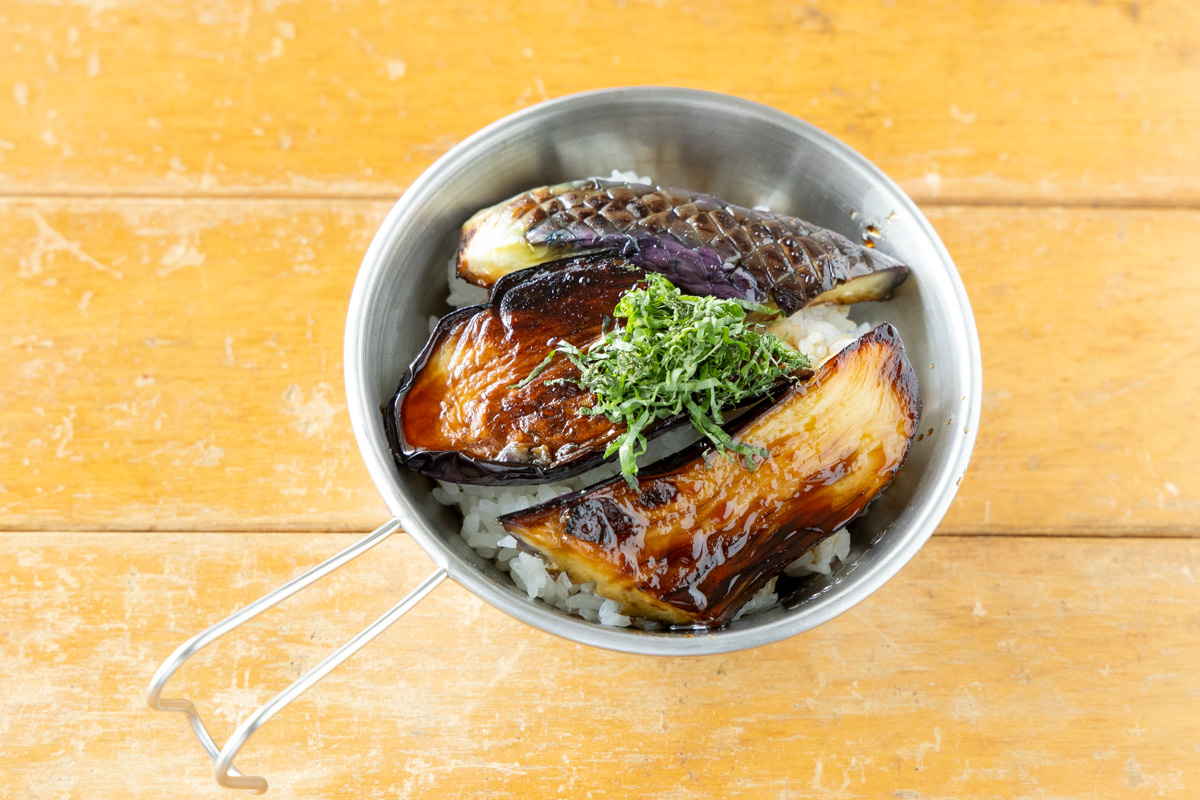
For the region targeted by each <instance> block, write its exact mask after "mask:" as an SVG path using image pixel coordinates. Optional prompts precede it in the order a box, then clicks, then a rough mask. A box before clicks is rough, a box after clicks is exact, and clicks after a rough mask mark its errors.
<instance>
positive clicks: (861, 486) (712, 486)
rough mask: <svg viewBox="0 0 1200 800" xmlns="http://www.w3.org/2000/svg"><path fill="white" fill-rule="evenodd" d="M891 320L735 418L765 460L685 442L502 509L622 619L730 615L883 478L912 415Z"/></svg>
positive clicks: (852, 512) (515, 527)
mask: <svg viewBox="0 0 1200 800" xmlns="http://www.w3.org/2000/svg"><path fill="white" fill-rule="evenodd" d="M920 405H921V403H920V395H919V393H918V387H917V381H916V376H915V375H914V374H913V370H912V366H911V365H910V364H909V362H908V359H907V357H906V356H905V354H904V347H903V345H902V343H901V341H900V338H899V336H898V335H897V334H896V331H895V330H894V329H893V328H892V327H891V326H890V325H886V324H885V325H881V326H879V327H878V328H876V329H875V330H873V331H871V332H870V333H868V334H866V335H864V336H863V337H862V338H860V339H859V340H858V341H857V342H855V343H854V344H851V345H850V346H849V347H847V348H846V349H845V350H843V351H842V352H841V353H839V354H838V355H837V356H835V357H834V358H833V359H831V360H830V361H829V362H827V363H826V364H825V365H824V366H823V367H822V368H821V369H820V370H818V372H817V374H816V375H815V376H814V377H813V378H812V380H811V381H808V382H803V383H797V384H795V385H794V386H793V387H792V388H791V389H790V390H788V392H787V393H786V394H785V395H784V396H783V397H781V398H780V399H779V400H778V401H777V402H775V403H773V404H770V405H766V404H764V407H763V408H761V410H758V411H756V412H755V413H753V414H750V415H748V416H747V417H744V418H743V420H741V421H739V423H737V426H736V428H737V432H736V436H735V439H736V440H737V441H740V442H744V443H747V444H751V445H755V446H760V447H764V448H766V449H767V450H769V451H770V453H771V456H770V457H769V458H768V459H766V460H765V461H762V462H760V463H758V464H757V467H756V469H754V470H753V471H750V470H749V469H747V468H746V467H745V466H744V465H743V464H741V463H735V462H733V461H731V460H729V459H726V458H723V457H720V456H718V455H717V454H716V453H714V452H713V451H712V450H711V449H710V448H708V447H702V446H694V447H693V448H691V449H690V450H687V451H684V453H681V454H680V455H679V456H677V457H676V458H674V459H671V460H670V461H664V462H660V463H659V464H655V465H652V466H650V467H648V468H646V469H645V470H643V471H642V475H641V477H639V478H638V488H637V489H636V490H634V489H631V488H630V487H629V485H628V484H626V482H625V481H624V479H622V478H621V477H615V478H612V479H609V480H607V481H603V482H601V483H598V484H596V485H594V486H592V487H589V488H587V489H584V490H582V491H580V492H575V493H573V494H569V495H564V496H562V497H559V498H555V499H554V500H551V501H549V502H547V503H543V504H541V505H538V506H534V507H532V508H529V509H526V510H524V511H520V512H516V513H513V514H508V515H505V516H503V517H500V522H501V523H502V524H503V525H504V527H505V528H506V529H507V530H508V531H509V532H510V533H512V534H513V535H514V536H516V537H517V538H518V539H519V541H520V543H521V545H522V546H523V547H525V548H528V549H530V550H532V551H535V552H537V553H540V554H542V555H543V556H544V557H545V558H546V559H547V560H548V561H549V562H550V564H551V567H552V568H553V569H554V570H557V571H565V572H567V574H568V575H570V577H571V579H572V580H573V581H575V582H578V583H583V582H588V581H594V582H595V583H596V592H597V594H599V595H601V596H603V597H606V598H609V599H612V600H616V601H618V602H620V603H621V605H622V610H623V613H626V614H632V615H637V616H642V617H647V618H650V619H654V620H658V621H661V622H665V623H667V624H669V625H672V626H692V627H714V626H719V625H722V624H724V623H727V622H728V621H729V620H730V619H732V617H733V616H734V614H736V612H737V611H738V609H739V608H741V606H742V605H743V604H744V603H745V602H746V601H747V600H749V599H750V598H751V597H752V596H753V595H754V594H755V593H756V592H757V591H758V590H759V589H760V588H761V587H762V586H763V585H764V584H765V583H766V582H767V581H768V580H770V579H771V578H772V577H774V576H775V575H777V574H778V573H779V572H780V571H782V570H783V568H784V567H785V566H787V565H788V564H789V563H790V562H792V561H793V560H795V559H796V558H797V557H799V556H800V555H801V554H802V553H803V552H804V551H805V550H807V549H808V548H810V547H812V546H814V545H815V544H817V543H818V542H819V541H820V540H821V539H823V538H825V537H826V536H828V535H830V534H831V533H833V532H834V531H836V530H838V529H839V528H840V527H842V526H843V525H845V524H846V523H848V522H849V521H850V520H852V519H853V518H854V517H855V516H857V515H858V514H859V513H860V512H861V511H862V510H863V508H864V507H866V505H867V503H869V502H870V501H871V500H872V499H873V498H874V497H875V496H876V495H877V494H878V493H879V492H880V491H881V490H882V489H883V488H884V487H885V486H886V485H887V484H888V483H889V482H890V481H891V480H892V478H893V476H894V475H895V474H896V471H897V470H898V469H899V468H900V465H901V463H902V462H903V461H904V457H905V455H906V454H907V452H908V446H909V443H910V441H911V438H912V435H913V433H914V432H915V431H916V429H917V425H918V423H919V419H920Z"/></svg>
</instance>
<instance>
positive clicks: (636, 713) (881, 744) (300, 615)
mask: <svg viewBox="0 0 1200 800" xmlns="http://www.w3.org/2000/svg"><path fill="white" fill-rule="evenodd" d="M352 538H353V537H350V536H348V535H344V534H331V535H298V534H260V535H250V534H207V535H201V534H191V535H179V534H175V535H156V536H153V537H147V536H135V535H129V534H109V535H77V534H40V535H29V534H5V535H3V536H0V565H3V566H2V567H0V581H2V582H3V584H4V586H5V589H6V590H5V591H4V592H3V593H0V686H3V687H4V690H3V692H0V736H2V737H3V739H4V742H5V746H4V747H3V748H0V772H2V773H3V774H4V775H5V781H4V782H3V783H2V784H0V797H5V798H8V797H11V798H18V797H19V798H22V800H47V799H48V798H62V797H105V798H125V797H130V798H132V797H146V796H154V797H182V796H188V797H195V798H206V797H212V798H217V797H228V796H230V795H229V794H228V793H227V792H225V791H224V790H221V789H219V788H217V787H216V786H215V785H213V784H212V783H211V775H210V771H209V769H208V768H207V767H206V763H207V762H206V759H205V758H204V756H203V755H202V753H201V751H200V748H199V745H198V744H196V743H195V742H194V741H193V740H192V736H191V733H190V731H188V730H187V725H186V722H185V720H184V719H183V718H182V717H180V716H178V715H168V714H161V713H154V712H151V711H149V710H147V709H146V707H145V705H144V700H143V696H142V693H143V692H144V690H145V687H146V684H147V683H148V681H149V677H150V675H151V674H152V672H153V670H154V669H155V667H156V666H157V665H158V663H159V662H160V661H161V660H162V659H163V658H165V657H166V656H167V655H168V654H169V653H170V652H171V650H172V649H173V648H174V647H175V646H176V644H178V643H179V642H180V641H182V639H183V638H185V637H186V636H188V635H190V634H191V633H193V632H194V631H195V630H197V629H199V628H200V627H203V626H204V625H207V624H209V623H210V622H212V621H214V620H215V619H217V618H219V617H220V616H221V615H223V614H225V613H227V612H228V611H230V610H232V609H233V608H234V607H235V606H238V605H239V604H241V603H243V602H246V601H249V600H251V599H253V598H254V597H256V596H257V595H258V594H259V593H261V592H263V591H265V590H266V589H268V588H270V587H272V586H274V585H275V584H277V583H279V582H281V581H283V580H284V579H286V578H287V577H289V576H290V575H292V574H294V573H295V572H297V571H299V570H301V569H302V568H304V567H306V566H307V565H309V564H310V563H313V562H315V561H317V560H319V559H320V558H322V557H324V556H325V555H326V554H329V553H332V552H333V551H334V550H336V549H337V548H340V547H342V546H344V545H345V544H347V543H349V542H350V541H351V540H352ZM364 558H365V559H366V560H367V563H361V564H354V565H351V566H350V567H347V568H346V570H345V572H344V573H338V574H337V575H336V577H332V578H330V579H329V583H328V584H320V585H318V587H316V588H314V589H312V590H311V591H312V592H313V593H312V594H311V595H301V596H298V597H297V598H295V599H293V600H292V601H289V605H288V606H287V607H285V608H283V609H279V610H276V611H272V612H270V613H269V614H268V615H267V616H265V617H263V618H261V619H260V620H259V621H257V622H256V623H251V625H250V626H249V627H247V628H245V629H243V630H241V631H239V632H238V633H236V634H234V635H232V636H231V639H230V640H228V641H222V642H220V643H218V644H217V645H215V646H214V647H213V648H211V649H210V650H209V651H204V652H203V653H202V654H201V655H199V656H198V657H197V658H196V660H195V663H192V664H189V666H188V667H187V668H186V669H185V670H184V672H183V673H181V674H180V675H179V676H177V679H176V682H175V683H174V684H173V687H174V692H172V695H174V696H178V695H180V694H182V695H185V696H189V697H191V698H192V699H194V700H196V701H197V702H198V703H199V705H200V708H201V710H202V713H204V714H206V715H207V716H208V718H209V721H210V723H211V726H212V727H213V729H214V730H215V731H216V734H217V736H218V738H219V739H223V738H224V737H225V736H226V735H228V732H229V731H230V730H232V727H233V725H234V724H235V722H236V721H237V720H238V719H239V718H241V717H243V716H245V715H246V714H247V713H249V712H250V711H251V710H252V709H253V708H254V707H255V706H256V704H258V703H260V702H263V701H265V700H266V699H268V698H269V697H270V696H271V695H272V694H273V693H274V691H277V690H278V689H279V688H281V687H282V686H283V685H285V684H286V683H287V682H289V681H290V680H292V679H293V678H295V677H297V676H298V675H299V674H300V673H301V672H302V671H303V670H305V669H306V668H308V667H310V666H312V665H313V664H314V663H315V662H316V661H317V660H318V659H319V658H320V657H321V656H322V655H323V654H324V653H325V652H327V651H328V650H329V649H331V648H332V647H334V646H336V645H337V644H339V643H341V642H342V641H343V640H344V639H346V638H348V637H349V636H350V635H351V634H352V633H353V632H354V631H356V630H357V629H358V628H359V627H360V626H361V625H362V624H364V623H366V622H367V621H369V620H371V619H373V618H374V616H376V615H377V614H378V613H381V611H382V610H383V609H384V608H386V607H388V606H390V605H391V604H392V603H393V602H395V601H396V599H398V597H399V596H401V595H402V593H403V592H404V591H406V587H411V586H412V585H413V584H415V583H416V582H417V581H418V580H419V579H420V578H421V577H423V576H424V575H425V574H426V573H427V572H428V571H429V570H430V568H431V563H430V562H429V561H428V560H427V559H426V558H425V557H424V556H423V555H422V554H421V553H420V551H419V550H418V549H417V547H416V546H415V545H414V544H413V543H412V542H411V541H410V540H408V539H407V538H406V537H399V538H398V539H396V540H393V541H389V542H387V543H386V544H385V545H383V546H381V547H380V548H378V549H377V550H376V551H373V552H372V553H371V554H370V555H368V556H365V557H364ZM1198 574H1200V543H1196V542H1192V541H1187V540H1174V541H1166V540H1164V541H1159V542H1156V543H1155V544H1154V546H1153V547H1151V548H1147V547H1146V546H1144V544H1143V543H1140V542H1133V541H1117V540H1094V539H1093V540H1078V541H1064V540H1060V539H1054V540H1036V539H1028V538H1018V539H1013V538H1006V537H986V538H978V537H969V538H958V537H941V538H935V539H934V540H932V541H931V542H930V543H929V544H928V545H927V546H926V548H925V549H924V550H923V551H922V552H921V553H920V554H919V555H918V556H917V558H916V559H915V560H914V561H913V563H912V564H910V565H909V566H908V567H907V568H905V569H904V570H903V571H902V572H901V573H900V575H899V576H898V577H897V578H895V579H893V581H892V582H891V583H889V584H888V585H887V586H886V587H884V588H883V589H882V590H881V591H880V592H878V593H877V594H875V595H874V596H872V597H871V598H869V599H868V600H867V601H865V602H864V603H862V604H861V605H860V606H858V607H857V608H855V609H854V610H852V611H850V612H848V613H847V614H844V615H843V616H841V617H839V618H838V619H836V620H834V621H833V622H831V623H828V624H826V625H824V626H822V627H820V628H818V629H816V630H814V631H811V632H809V633H807V634H804V635H801V636H799V637H796V638H793V639H791V640H788V641H784V642H781V643H777V644H774V645H769V646H765V647H761V648H758V649H755V650H751V651H747V652H742V653H734V654H729V655H724V656H713V657H705V658H697V659H655V658H650V657H637V656H627V655H620V654H615V653H608V652H604V651H600V650H595V649H591V648H585V647H582V646H579V645H574V644H571V643H568V642H566V641H563V640H559V639H556V638H554V637H551V636H549V635H546V634H543V633H540V632H538V631H535V630H533V629H531V628H528V627H525V626H524V625H522V624H521V623H518V622H516V621H514V620H511V619H509V618H507V617H505V616H503V615H502V614H500V613H499V612H497V611H495V610H494V609H491V608H490V607H488V606H486V605H483V604H482V603H481V602H480V601H478V600H477V599H475V598H474V597H473V596H472V595H470V594H468V593H467V592H465V591H464V590H462V589H460V588H459V587H458V586H457V585H455V584H452V583H447V584H444V585H443V586H441V587H439V588H438V589H437V590H436V591H435V592H434V594H433V595H432V596H431V597H430V599H429V600H427V601H426V602H425V603H423V604H422V605H420V606H419V607H418V608H417V609H416V610H415V611H414V612H412V613H411V614H410V615H409V616H407V617H405V618H404V619H403V620H402V621H401V622H399V623H398V624H397V626H396V627H395V628H393V629H392V630H391V631H389V632H388V633H387V634H385V635H384V636H383V637H382V638H381V639H380V640H378V641H377V642H375V643H373V644H372V645H371V646H370V648H369V649H368V650H365V651H364V652H363V653H362V654H360V656H358V657H357V658H356V659H355V660H352V661H351V662H349V663H348V664H346V665H345V666H343V667H342V668H341V670H340V671H338V672H336V673H334V674H333V675H332V676H330V677H329V678H328V679H327V680H326V681H325V682H324V683H322V684H321V685H320V686H318V687H316V688H315V689H313V690H312V691H311V692H310V693H308V694H307V695H305V696H304V697H302V698H301V699H300V700H299V701H297V703H296V705H295V706H294V707H292V708H290V709H288V710H286V711H284V712H283V713H282V714H281V715H280V716H279V717H277V718H276V719H275V720H274V721H273V722H271V723H270V724H269V725H268V726H267V727H266V728H264V729H263V730H262V731H260V733H259V734H258V738H256V739H255V740H253V741H252V742H251V743H250V745H249V746H248V748H247V749H246V751H245V755H244V757H243V758H242V759H241V761H240V762H239V763H240V764H241V766H242V767H243V768H245V769H247V770H252V771H254V773H255V774H263V775H265V776H266V777H267V778H268V779H269V780H270V781H271V783H272V789H271V794H270V795H269V796H271V797H277V798H291V797H304V798H334V797H359V798H374V797H391V798H405V797H484V798H522V797H567V796H570V797H587V796H588V795H589V794H590V795H591V796H593V797H672V798H680V799H682V798H709V797H731V798H739V797H745V798H750V797H754V798H798V797H806V798H820V797H830V798H855V797H864V798H865V797H889V798H893V797H899V798H916V797H923V798H1012V797H1018V796H1021V797H1070V798H1076V799H1077V800H1085V799H1086V798H1096V799H1097V800H1109V798H1125V797H1129V798H1137V797H1146V796H1149V797H1166V798H1188V797H1194V796H1195V792H1196V787H1197V785H1200V760H1198V759H1197V753H1198V752H1200V719H1198V718H1197V716H1196V714H1195V713H1193V711H1194V706H1195V698H1196V696H1197V694H1198V693H1200V673H1198V672H1197V670H1196V664H1197V663H1198V662H1200V635H1198V634H1200V611H1198V609H1200V585H1198V584H1197V581H1196V576H1197V575H1198Z"/></svg>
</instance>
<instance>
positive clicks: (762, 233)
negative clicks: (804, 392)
mask: <svg viewBox="0 0 1200 800" xmlns="http://www.w3.org/2000/svg"><path fill="white" fill-rule="evenodd" d="M598 252H615V253H620V254H621V255H623V256H625V257H626V258H628V259H629V260H630V261H632V262H633V263H634V264H636V265H637V266H639V267H641V268H642V269H645V270H647V271H653V272H660V273H662V274H663V275H665V276H666V277H667V279H669V280H670V281H671V283H673V284H675V285H676V286H678V287H679V288H680V289H682V290H683V291H685V292H688V293H690V294H696V295H714V296H716V297H722V298H733V297H736V298H740V299H743V300H748V301H751V302H755V303H764V304H768V305H775V306H778V308H779V309H780V310H782V311H783V312H784V313H785V314H791V313H793V312H794V311H796V310H797V309H800V308H802V307H804V306H806V305H808V304H809V303H814V302H815V303H856V302H859V301H862V300H885V299H887V298H888V297H889V296H891V292H892V290H893V289H894V288H895V287H896V286H898V285H899V284H900V283H901V282H902V281H903V280H904V279H905V278H906V277H907V275H908V268H907V267H906V266H904V265H903V264H901V263H900V262H899V261H897V260H895V259H894V258H891V257H890V256H887V255H884V254H883V253H880V252H878V251H875V250H872V249H869V248H867V247H863V246H861V245H858V244H855V243H854V242H851V241H850V240H849V239H847V238H846V237H844V236H842V235H841V234H838V233H834V232H833V231H830V230H826V229H824V228H820V227H818V226H816V225H812V224H810V223H808V222H804V221H803V220H800V219H796V218H795V217H788V216H783V215H780V214H773V213H770V212H765V211H755V210H752V209H749V208H743V207H741V206H735V205H731V204H729V203H726V202H724V201H723V200H719V199H717V198H715V197H712V196H710V195H706V194H699V193H696V192H688V191H684V190H681V189H666V188H661V187H654V186H647V185H644V184H636V183H622V182H617V181H605V180H599V179H590V180H585V181H575V182H572V183H563V184H559V185H557V186H543V187H540V188H537V189H532V190H530V191H528V192H524V193H523V194H520V195H518V196H516V197H514V198H512V199H510V200H506V201H504V202H502V203H500V204H499V205H496V206H492V207H491V208H485V209H483V210H482V211H480V212H479V213H477V214H476V215H475V216H473V217H471V219H470V220H468V221H467V223H466V224H465V225H464V226H463V233H462V240H461V242H460V244H459V250H458V274H459V276H460V277H462V278H464V279H466V280H468V281H470V282H472V283H475V284H477V285H479V286H485V287H486V286H491V285H492V284H494V283H495V282H496V281H497V280H499V278H500V277H501V276H503V275H506V274H508V273H510V272H514V271H516V270H520V269H524V268H526V267H530V266H534V265H537V264H541V263H544V262H547V261H552V260H555V259H558V258H562V257H563V256H566V255H568V254H572V253H575V254H578V253H598Z"/></svg>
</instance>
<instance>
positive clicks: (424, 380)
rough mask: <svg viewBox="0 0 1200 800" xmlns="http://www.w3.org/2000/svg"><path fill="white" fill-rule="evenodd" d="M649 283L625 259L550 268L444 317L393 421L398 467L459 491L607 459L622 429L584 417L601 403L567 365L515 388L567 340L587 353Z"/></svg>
mask: <svg viewBox="0 0 1200 800" xmlns="http://www.w3.org/2000/svg"><path fill="white" fill-rule="evenodd" d="M643 276H644V273H643V272H642V271H641V270H640V269H637V268H635V267H633V266H632V265H630V264H629V263H628V262H626V261H625V260H624V259H621V258H619V257H609V256H605V257H590V258H581V259H575V260H569V261H565V262H560V263H553V264H548V265H546V266H543V267H539V268H537V269H531V270H525V271H523V272H520V273H515V274H512V275H509V276H506V277H505V278H503V279H501V281H500V282H499V283H497V284H496V287H495V289H494V291H493V292H492V297H491V299H490V300H489V302H488V303H486V304H484V305H479V306H471V307H468V308H462V309H459V310H458V311H455V312H453V313H451V314H449V315H447V316H446V317H444V318H443V319H442V320H441V321H440V322H439V323H438V325H437V328H436V329H435V330H434V332H433V335H432V336H431V337H430V339H429V342H428V343H427V344H426V345H425V349H424V350H423V351H422V352H421V354H420V355H419V356H417V359H416V361H414V362H413V364H412V366H411V367H409V369H408V371H407V372H406V373H405V375H404V378H403V379H402V380H401V383H400V388H399V390H398V391H397V393H396V395H395V397H393V398H392V401H391V403H390V404H389V405H388V406H387V407H386V409H385V413H384V418H385V423H386V427H387V431H388V438H389V440H390V443H391V447H392V452H393V454H394V455H395V456H396V459H397V461H398V462H399V463H401V464H402V465H404V466H407V467H410V468H412V469H415V470H417V471H418V472H423V473H425V474H427V475H430V476H432V477H435V478H440V479H442V480H447V481H453V482H456V483H476V484H499V483H508V484H519V483H540V482H545V481H551V480H558V479H563V478H567V477H570V476H572V475H576V474H578V473H580V472H583V471H585V470H587V469H589V468H591V467H593V466H595V465H597V464H599V463H600V461H601V460H603V456H604V449H605V447H606V446H607V445H608V443H609V442H610V441H612V440H613V439H614V438H616V437H617V436H619V435H620V434H621V433H622V432H623V431H624V430H625V426H624V425H623V424H618V423H613V422H611V421H609V419H608V418H607V417H605V416H584V415H582V414H580V413H579V409H580V408H583V407H587V406H591V405H593V404H594V402H595V397H594V395H593V394H592V393H591V392H590V391H587V390H584V389H582V388H581V387H579V386H577V385H576V384H574V383H554V380H555V379H557V378H563V377H570V376H572V375H578V372H577V370H576V369H575V367H574V366H573V365H572V364H571V362H570V361H568V360H567V359H566V358H558V359H555V360H554V361H553V362H551V364H550V366H549V367H548V368H546V369H545V370H543V371H542V372H541V373H539V374H538V375H537V377H536V378H535V379H534V380H532V381H530V382H529V383H528V384H526V385H523V386H519V387H518V386H517V384H520V383H521V382H522V381H524V380H525V379H526V378H527V377H529V375H530V373H531V372H533V370H534V368H535V367H537V366H538V365H539V364H540V363H541V362H542V360H543V359H545V357H546V355H547V354H549V353H550V351H551V350H553V349H554V347H555V345H556V344H557V343H558V342H560V341H565V342H569V343H571V344H573V345H575V346H576V347H580V348H583V347H586V346H587V345H589V344H591V343H592V342H594V341H596V340H597V339H599V338H600V337H601V335H602V330H601V329H602V327H603V325H604V320H605V319H606V318H608V319H609V320H610V321H611V316H612V312H613V308H614V307H615V306H616V304H617V300H618V299H619V298H620V296H621V294H622V293H624V292H625V291H627V290H629V289H631V288H633V287H634V286H636V285H638V282H639V281H640V280H641V279H642V278H643Z"/></svg>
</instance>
